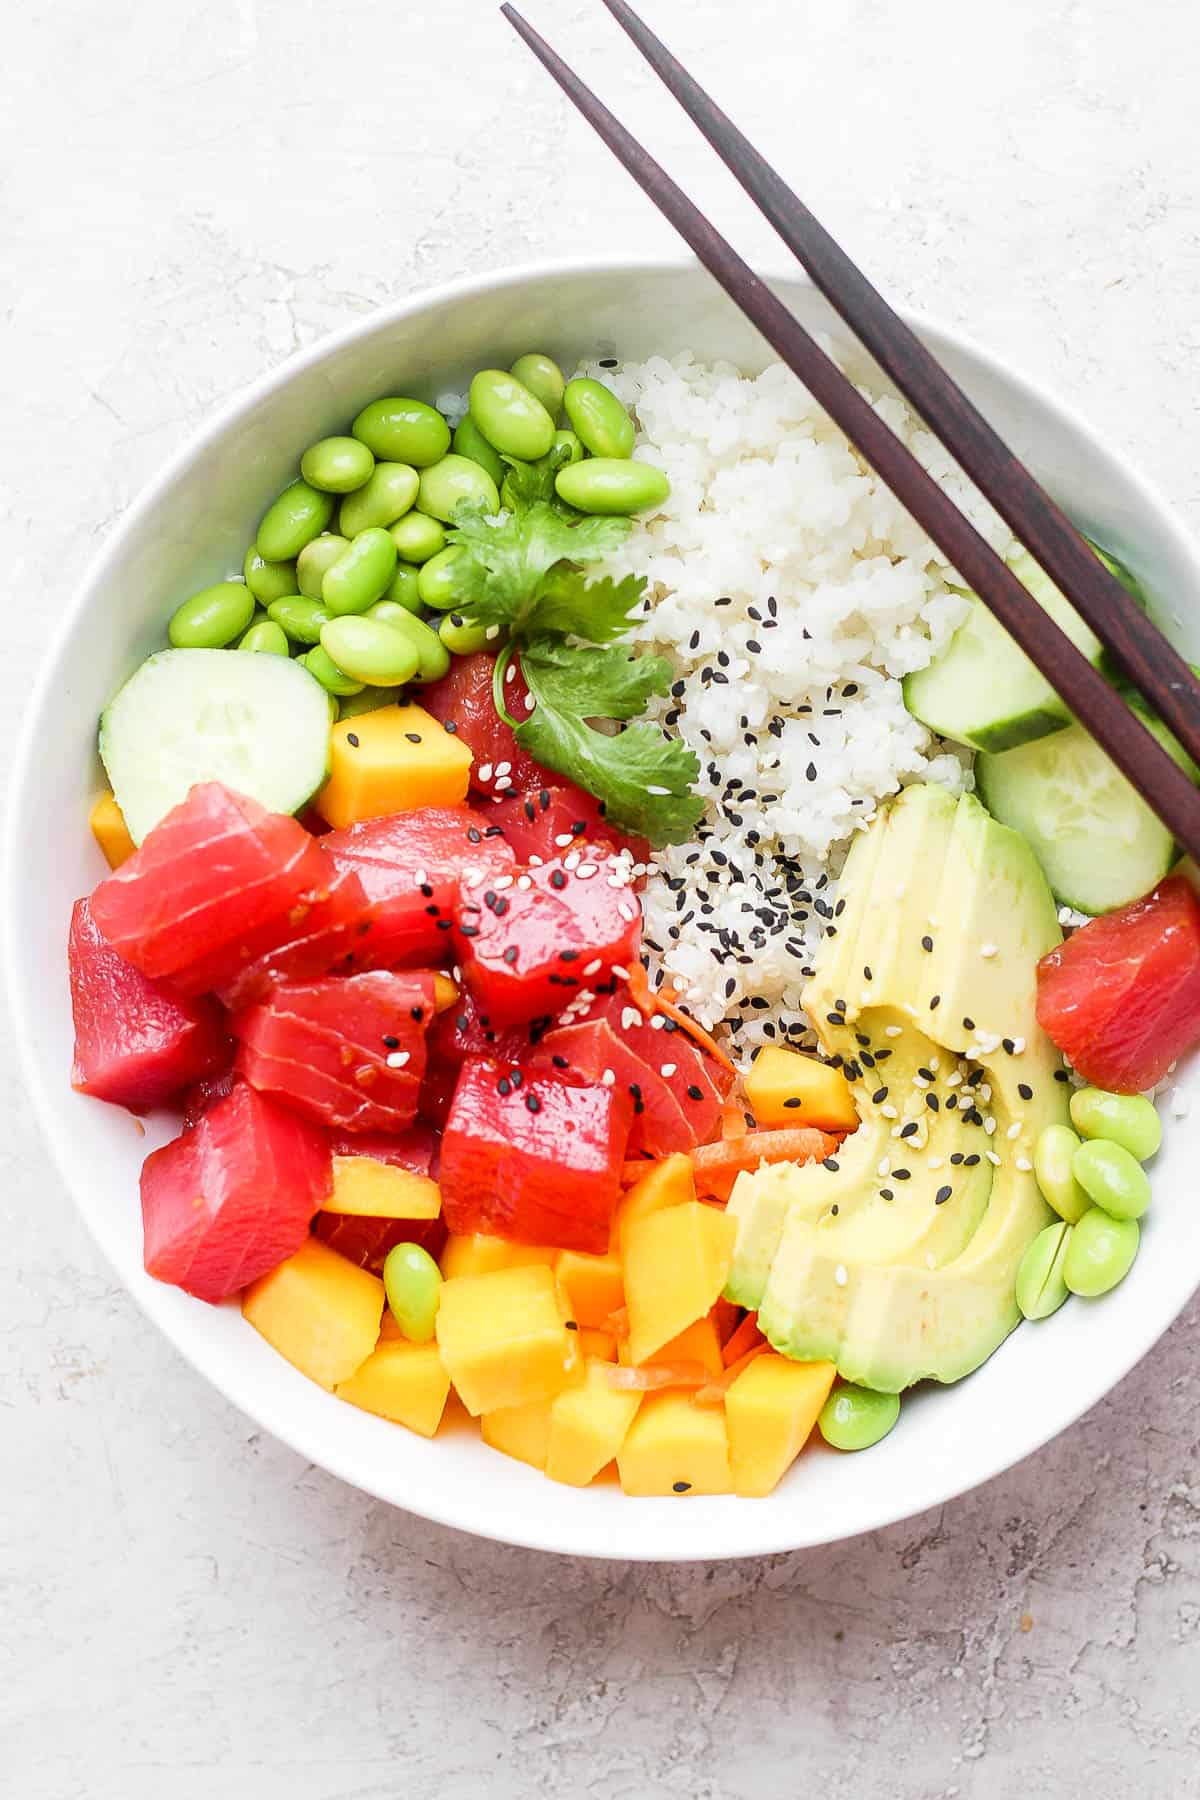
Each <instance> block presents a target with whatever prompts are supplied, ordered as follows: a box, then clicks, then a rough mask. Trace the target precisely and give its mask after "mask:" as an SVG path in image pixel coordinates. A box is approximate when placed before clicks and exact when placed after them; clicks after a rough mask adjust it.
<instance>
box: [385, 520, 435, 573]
mask: <svg viewBox="0 0 1200 1800" xmlns="http://www.w3.org/2000/svg"><path fill="white" fill-rule="evenodd" d="M389 529H390V531H391V534H392V542H393V544H395V546H396V553H397V555H398V556H400V557H402V558H403V560H404V561H405V562H408V563H423V562H428V561H429V559H430V557H431V556H436V555H437V553H438V551H439V550H444V549H445V548H446V533H445V532H444V531H443V530H442V527H441V526H440V525H439V524H438V522H437V520H436V519H431V518H429V516H428V515H427V514H426V513H419V512H409V513H405V515H404V517H403V518H402V519H397V520H396V523H395V524H394V525H392V526H390V527H389Z"/></svg>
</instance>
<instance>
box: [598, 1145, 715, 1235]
mask: <svg viewBox="0 0 1200 1800" xmlns="http://www.w3.org/2000/svg"><path fill="white" fill-rule="evenodd" d="M695 1198H696V1178H695V1175H694V1173H693V1170H692V1159H691V1157H690V1156H685V1155H684V1154H683V1152H682V1151H678V1150H677V1151H676V1152H675V1154H674V1155H673V1156H665V1157H664V1158H663V1160H662V1161H661V1162H656V1163H652V1164H651V1165H650V1168H649V1172H648V1173H647V1174H645V1175H642V1176H640V1177H639V1179H638V1180H637V1181H635V1182H634V1184H633V1186H632V1187H631V1188H627V1189H626V1190H625V1192H624V1193H623V1194H622V1195H621V1198H620V1200H619V1201H618V1203H617V1209H616V1211H615V1213H614V1214H613V1223H612V1242H611V1246H610V1248H611V1249H613V1250H615V1251H616V1253H617V1255H618V1256H620V1257H624V1255H625V1234H626V1232H627V1231H628V1229H629V1227H630V1226H631V1225H632V1224H633V1222H634V1220H635V1219H643V1218H645V1217H646V1215H647V1214H648V1213H652V1212H660V1211H661V1210H662V1209H663V1208H664V1207H667V1206H681V1205H682V1204H683V1203H684V1202H685V1201H687V1200H694V1199H695Z"/></svg>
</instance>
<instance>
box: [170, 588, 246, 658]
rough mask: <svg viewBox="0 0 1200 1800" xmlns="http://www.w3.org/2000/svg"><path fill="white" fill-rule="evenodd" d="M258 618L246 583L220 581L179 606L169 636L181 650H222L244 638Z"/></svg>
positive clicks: (174, 613)
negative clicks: (251, 623)
mask: <svg viewBox="0 0 1200 1800" xmlns="http://www.w3.org/2000/svg"><path fill="white" fill-rule="evenodd" d="M253 617H254V595H253V594H252V593H251V592H250V589H249V588H248V587H247V586H246V584H245V582H244V581H218V582H217V583H215V585H214V586H213V587H206V588H201V590H200V592H199V593H198V594H193V595H192V596H191V598H190V599H188V600H185V601H184V602H183V605H182V606H177V607H176V608H175V611H174V612H173V613H172V614H171V622H170V624H169V625H168V626H167V636H168V637H169V638H170V640H171V642H172V643H173V644H174V646H175V648H176V649H177V650H220V649H221V648H222V647H223V646H224V645H225V644H230V643H232V642H233V640H234V638H235V637H240V636H241V634H242V632H243V631H245V630H246V628H247V626H248V625H249V623H250V621H251V619H253Z"/></svg>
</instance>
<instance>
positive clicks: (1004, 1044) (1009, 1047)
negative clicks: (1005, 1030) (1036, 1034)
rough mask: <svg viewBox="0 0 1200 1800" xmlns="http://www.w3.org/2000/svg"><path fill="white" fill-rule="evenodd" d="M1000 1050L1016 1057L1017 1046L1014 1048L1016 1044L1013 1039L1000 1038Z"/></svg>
mask: <svg viewBox="0 0 1200 1800" xmlns="http://www.w3.org/2000/svg"><path fill="white" fill-rule="evenodd" d="M1000 1048H1001V1049H1002V1050H1006V1051H1007V1052H1008V1054H1009V1056H1015V1055H1016V1050H1017V1046H1016V1042H1015V1040H1014V1039H1013V1038H1001V1039H1000Z"/></svg>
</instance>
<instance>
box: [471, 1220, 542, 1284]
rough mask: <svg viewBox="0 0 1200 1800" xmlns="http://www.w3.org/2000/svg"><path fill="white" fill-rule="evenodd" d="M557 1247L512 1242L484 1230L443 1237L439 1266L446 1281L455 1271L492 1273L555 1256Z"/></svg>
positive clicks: (479, 1273)
mask: <svg viewBox="0 0 1200 1800" xmlns="http://www.w3.org/2000/svg"><path fill="white" fill-rule="evenodd" d="M560 1254H561V1252H560V1251H558V1250H556V1249H554V1248H553V1247H552V1246H551V1245H549V1244H514V1243H511V1242H510V1241H509V1239H508V1238H502V1237H491V1236H489V1234H488V1233H487V1232H486V1231H476V1232H473V1233H472V1234H471V1235H470V1236H468V1237H455V1236H454V1234H453V1233H451V1235H450V1236H449V1237H448V1238H447V1239H446V1245H445V1248H444V1249H443V1251H442V1257H441V1270H442V1274H443V1276H444V1277H445V1279H446V1280H447V1281H450V1280H452V1279H453V1277H455V1276H456V1275H491V1274H493V1273H494V1271H495V1270H497V1269H520V1268H524V1267H525V1266H526V1265H527V1264H530V1263H545V1264H546V1265H547V1267H549V1266H550V1265H552V1264H553V1263H555V1262H556V1261H557V1260H558V1257H559V1255H560Z"/></svg>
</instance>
